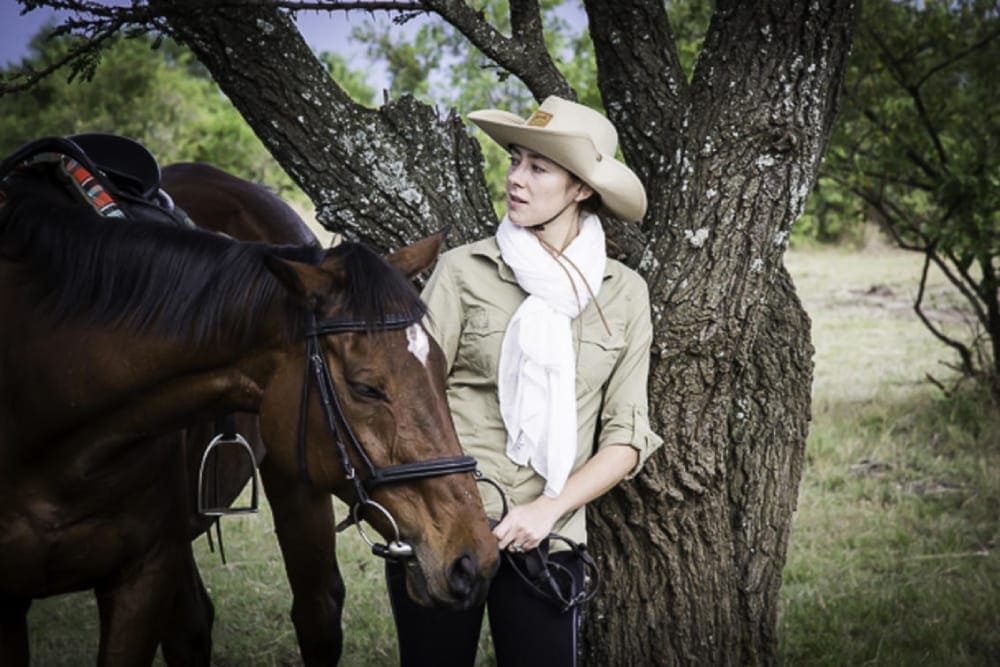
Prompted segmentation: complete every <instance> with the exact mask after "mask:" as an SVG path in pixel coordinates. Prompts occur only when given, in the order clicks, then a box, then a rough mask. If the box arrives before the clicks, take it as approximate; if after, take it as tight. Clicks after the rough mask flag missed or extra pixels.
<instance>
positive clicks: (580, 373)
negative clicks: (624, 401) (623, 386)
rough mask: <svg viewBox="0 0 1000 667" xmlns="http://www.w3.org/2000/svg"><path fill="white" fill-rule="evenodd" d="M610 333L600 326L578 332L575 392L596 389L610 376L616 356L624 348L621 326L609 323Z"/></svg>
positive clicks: (618, 355) (616, 360)
mask: <svg viewBox="0 0 1000 667" xmlns="http://www.w3.org/2000/svg"><path fill="white" fill-rule="evenodd" d="M611 331H612V333H611V335H608V332H607V331H606V330H605V329H604V327H603V326H600V327H589V328H587V329H585V330H584V331H583V332H582V333H581V334H580V344H579V346H578V352H577V360H576V379H577V393H579V392H580V390H590V391H598V390H600V389H601V387H603V386H604V384H605V383H606V382H607V381H608V378H610V377H611V371H612V370H613V369H614V367H615V364H616V363H617V362H618V358H619V357H620V356H621V355H622V353H623V352H624V350H625V336H624V335H623V333H622V327H621V326H620V325H617V324H616V323H614V322H612V323H611Z"/></svg>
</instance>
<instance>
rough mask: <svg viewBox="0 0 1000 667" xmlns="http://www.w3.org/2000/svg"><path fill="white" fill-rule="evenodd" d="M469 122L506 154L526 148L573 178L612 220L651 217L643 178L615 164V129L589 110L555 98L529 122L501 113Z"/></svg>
mask: <svg viewBox="0 0 1000 667" xmlns="http://www.w3.org/2000/svg"><path fill="white" fill-rule="evenodd" d="M469 120H471V121H472V122H473V123H475V124H476V125H478V126H479V127H480V128H481V129H482V130H483V132H485V133H486V134H487V135H489V137H490V138H491V139H493V140H494V141H496V142H497V143H498V144H500V145H501V146H503V147H504V148H509V147H510V146H512V145H517V146H521V147H523V148H526V149H528V150H530V151H534V152H536V153H538V154H539V155H543V156H545V157H546V158H548V159H550V160H552V161H553V162H555V163H556V164H558V165H559V166H561V167H563V168H564V169H566V170H568V171H570V172H571V173H573V174H574V175H575V176H576V177H577V178H579V179H580V180H582V181H583V182H584V183H586V184H587V185H589V186H590V187H591V188H593V189H594V191H595V192H597V193H598V194H599V195H601V203H602V205H603V207H604V208H605V209H606V210H607V211H608V213H610V214H611V215H613V216H615V217H618V218H621V219H622V220H628V221H637V220H640V219H641V218H642V216H644V215H645V214H646V190H645V189H644V188H643V187H642V183H641V182H640V181H639V177H638V176H636V175H635V173H634V172H633V171H632V170H631V169H629V168H628V167H626V166H625V165H624V164H623V163H622V162H619V161H618V160H616V159H615V151H616V150H617V149H618V132H617V131H616V130H615V126H614V125H612V124H611V121H609V120H608V119H607V118H605V117H604V116H603V115H602V114H601V113H599V112H597V111H594V110H593V109H591V108H590V107H586V106H584V105H582V104H577V103H576V102H570V101H569V100H564V99H562V98H561V97H556V96H555V95H551V96H549V97H546V98H545V101H544V102H542V104H541V106H539V107H538V109H536V110H535V112H534V113H533V114H531V116H530V117H529V118H528V119H527V120H525V119H523V118H521V117H520V116H517V115H516V114H512V113H510V112H508V111H501V110H500V109H483V110H480V111H473V112H472V113H470V114H469Z"/></svg>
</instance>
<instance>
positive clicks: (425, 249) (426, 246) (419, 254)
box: [386, 226, 451, 278]
mask: <svg viewBox="0 0 1000 667" xmlns="http://www.w3.org/2000/svg"><path fill="white" fill-rule="evenodd" d="M450 229H451V227H450V226H448V227H445V228H444V229H442V230H441V231H440V232H438V233H437V234H432V235H431V236H428V237H426V238H423V239H420V240H419V241H417V242H416V243H414V244H412V245H408V246H406V247H405V248H401V249H399V250H397V251H396V252H394V253H392V254H391V255H389V256H388V257H386V259H387V260H388V261H389V263H390V264H392V265H393V266H395V267H396V268H397V269H399V270H400V271H401V272H403V274H404V275H406V277H408V278H413V277H414V276H416V275H417V274H418V273H420V272H421V271H423V270H424V269H426V268H428V267H430V266H432V265H433V264H434V262H435V261H437V257H438V255H439V254H440V253H441V248H442V247H443V246H444V241H445V239H446V238H447V237H448V231H449V230H450Z"/></svg>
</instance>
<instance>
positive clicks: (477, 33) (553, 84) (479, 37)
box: [421, 0, 576, 100]
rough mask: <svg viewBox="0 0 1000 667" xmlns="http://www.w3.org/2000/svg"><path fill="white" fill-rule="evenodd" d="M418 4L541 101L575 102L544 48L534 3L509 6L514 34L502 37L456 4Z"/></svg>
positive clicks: (440, 0) (522, 0)
mask: <svg viewBox="0 0 1000 667" xmlns="http://www.w3.org/2000/svg"><path fill="white" fill-rule="evenodd" d="M421 4H423V5H424V6H425V7H427V8H428V9H429V10H431V11H433V12H435V13H436V14H438V15H439V16H440V17H441V18H443V19H444V20H445V21H447V22H448V23H450V24H451V25H452V26H454V27H455V29H457V30H458V31H459V32H460V33H462V34H463V35H465V37H466V39H468V40H469V42H471V43H472V45H473V46H475V47H476V48H477V49H479V50H480V51H482V52H483V54H485V55H486V56H487V57H489V58H490V59H492V60H493V61H494V62H496V63H497V64H498V65H500V67H502V68H503V69H505V70H507V71H509V72H510V73H511V74H513V75H514V76H516V77H517V78H519V79H520V80H521V81H523V82H524V84H525V85H526V86H527V87H528V90H530V91H531V94H532V95H534V96H535V99H538V100H541V99H544V98H545V97H547V96H549V95H559V96H560V97H565V98H567V99H576V92H575V91H573V89H572V88H570V86H569V84H568V83H567V82H566V79H565V77H563V75H562V73H561V72H559V69H558V68H557V67H556V65H555V62H553V60H552V56H551V55H550V54H549V52H548V49H546V47H545V39H544V36H543V34H542V28H541V23H542V20H541V10H540V8H539V6H538V3H537V1H536V0H515V1H514V2H511V9H510V12H511V23H512V25H514V33H513V35H512V36H511V37H505V36H504V35H503V34H502V33H501V32H500V31H499V30H497V29H496V28H495V27H494V26H493V25H492V24H490V22H489V21H487V20H486V17H485V14H484V13H483V12H482V11H476V10H475V9H473V8H472V7H470V6H469V5H468V4H467V3H465V2H460V1H459V0H424V1H423V2H422V3H421Z"/></svg>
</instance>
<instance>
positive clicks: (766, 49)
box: [584, 0, 854, 665]
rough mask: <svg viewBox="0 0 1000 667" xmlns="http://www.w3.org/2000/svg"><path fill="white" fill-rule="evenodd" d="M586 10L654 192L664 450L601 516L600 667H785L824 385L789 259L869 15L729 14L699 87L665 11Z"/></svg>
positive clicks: (820, 5) (609, 500)
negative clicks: (791, 546)
mask: <svg viewBox="0 0 1000 667" xmlns="http://www.w3.org/2000/svg"><path fill="white" fill-rule="evenodd" d="M585 4H586V7H587V11H588V14H589V19H590V21H589V23H590V26H591V28H590V29H591V36H592V38H593V40H594V43H595V49H596V53H597V60H598V68H599V75H600V83H601V91H602V95H603V98H604V103H605V107H606V108H607V109H608V111H609V114H610V115H611V116H612V118H614V119H615V121H616V124H618V125H619V127H622V126H623V125H625V126H626V127H628V128H629V131H626V132H623V135H622V137H623V141H624V142H628V145H626V146H625V147H623V152H624V153H625V154H626V155H628V156H630V161H631V162H632V164H633V165H634V166H637V167H638V168H639V170H640V172H641V173H643V174H644V176H645V178H644V180H645V182H646V184H647V188H648V189H649V193H650V203H651V205H650V209H651V212H652V215H651V216H647V220H646V224H645V231H646V234H647V236H648V243H649V247H650V248H651V252H650V251H647V253H646V255H645V257H644V259H643V260H642V261H640V264H639V266H640V270H641V271H643V273H644V275H645V277H646V278H647V281H648V282H649V286H650V294H651V300H652V302H653V311H654V325H655V327H656V334H655V340H654V356H653V368H652V375H651V381H650V396H651V400H652V403H653V405H652V406H651V409H652V414H653V416H654V423H655V425H656V426H657V428H658V430H659V432H660V433H661V435H663V437H664V440H665V444H664V448H663V450H662V451H661V452H660V454H658V455H657V456H656V457H654V458H653V460H651V461H650V463H649V464H648V466H647V468H646V470H645V471H644V472H643V474H641V475H640V476H639V477H638V478H637V479H636V480H635V481H633V482H631V483H629V484H625V485H622V486H620V487H619V488H618V489H616V490H614V491H613V492H611V493H610V494H608V495H607V496H605V498H603V499H602V500H601V501H600V502H599V503H597V504H596V506H595V511H594V512H591V515H590V517H591V535H592V542H593V545H592V546H593V550H594V551H595V552H596V553H597V554H598V555H599V557H600V559H601V562H602V565H603V571H604V576H605V583H606V585H607V589H606V590H607V593H606V594H605V595H604V596H601V597H600V598H599V599H598V600H597V602H596V603H595V604H593V605H592V608H591V609H590V610H589V615H588V619H587V621H586V628H587V631H586V632H585V633H584V650H585V655H586V659H587V664H593V665H623V664H643V665H647V664H649V665H651V664H692V663H696V664H756V663H765V664H767V663H773V662H774V660H775V650H776V637H775V629H776V623H777V603H778V591H779V586H780V576H781V568H782V566H783V565H784V561H785V553H786V549H787V543H788V532H789V528H790V526H791V519H792V512H793V510H794V507H795V498H796V494H797V491H798V483H799V479H800V477H801V466H802V459H803V452H804V447H805V438H806V433H807V422H808V419H809V392H810V390H811V378H812V365H811V356H812V347H811V344H810V342H809V320H808V317H807V316H806V315H805V313H804V311H803V309H802V307H801V304H800V303H799V301H798V299H797V298H796V296H795V292H794V288H793V286H792V284H791V281H790V278H789V276H788V274H787V272H786V271H785V270H784V268H783V266H782V264H781V256H782V253H783V251H784V249H785V247H786V239H787V237H788V232H789V229H790V227H791V224H792V223H793V222H794V220H795V219H796V218H797V217H798V216H799V214H800V213H801V211H802V207H803V205H804V203H805V197H806V194H807V193H808V192H809V190H810V188H811V186H812V184H813V182H814V180H815V177H816V171H817V168H818V164H819V161H820V158H821V156H822V153H823V150H824V148H825V142H826V139H827V137H828V135H829V130H830V126H831V124H832V120H833V117H834V112H835V101H836V98H837V92H838V88H839V84H840V81H841V78H842V74H843V70H844V64H845V60H846V57H847V53H848V49H849V45H850V37H851V27H852V23H853V14H854V7H853V3H851V2H849V1H838V0H826V1H824V2H770V3H769V2H722V1H720V2H719V3H718V5H717V9H716V14H715V16H714V17H713V20H712V24H711V27H710V29H709V34H708V36H707V37H706V40H705V45H704V48H703V52H702V55H701V57H700V58H699V62H698V68H697V71H696V72H695V76H694V78H693V81H692V82H691V84H690V86H688V85H687V83H686V81H685V79H684V77H683V74H682V73H681V72H680V69H679V65H677V59H676V57H675V56H674V54H673V52H672V51H671V50H669V49H664V48H663V46H662V44H663V40H664V39H665V37H664V36H669V34H670V29H669V25H667V21H666V18H665V17H664V16H663V11H662V5H661V3H658V2H647V1H644V0H634V1H625V2H615V3H610V2H606V1H603V0H601V1H598V0H588V1H587V2H586V3H585ZM625 36H627V38H625ZM653 74H655V76H654V75H653ZM637 84H638V85H637ZM645 100H650V102H645V103H644V101H645ZM653 100H655V101H658V102H659V103H652V102H651V101H653Z"/></svg>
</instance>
